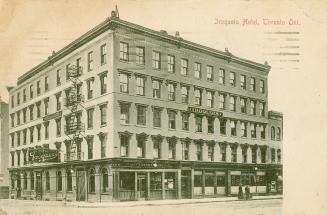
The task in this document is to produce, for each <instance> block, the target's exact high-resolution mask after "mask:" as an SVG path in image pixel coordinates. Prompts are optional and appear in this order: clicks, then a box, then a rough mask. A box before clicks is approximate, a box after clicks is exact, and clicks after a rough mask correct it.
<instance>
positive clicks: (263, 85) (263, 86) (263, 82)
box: [259, 80, 265, 93]
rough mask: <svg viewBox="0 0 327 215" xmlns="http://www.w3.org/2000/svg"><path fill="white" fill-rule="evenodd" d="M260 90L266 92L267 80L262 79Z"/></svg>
mask: <svg viewBox="0 0 327 215" xmlns="http://www.w3.org/2000/svg"><path fill="white" fill-rule="evenodd" d="M259 92H260V93H264V92H265V81H264V80H260V88H259Z"/></svg>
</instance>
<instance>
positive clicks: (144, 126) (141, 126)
mask: <svg viewBox="0 0 327 215" xmlns="http://www.w3.org/2000/svg"><path fill="white" fill-rule="evenodd" d="M135 126H136V127H140V128H146V127H147V126H146V125H138V124H136V125H135Z"/></svg>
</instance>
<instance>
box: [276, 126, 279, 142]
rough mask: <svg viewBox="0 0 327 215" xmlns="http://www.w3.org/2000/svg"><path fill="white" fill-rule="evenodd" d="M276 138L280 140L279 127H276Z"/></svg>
mask: <svg viewBox="0 0 327 215" xmlns="http://www.w3.org/2000/svg"><path fill="white" fill-rule="evenodd" d="M276 139H277V140H280V127H278V128H277V132H276Z"/></svg>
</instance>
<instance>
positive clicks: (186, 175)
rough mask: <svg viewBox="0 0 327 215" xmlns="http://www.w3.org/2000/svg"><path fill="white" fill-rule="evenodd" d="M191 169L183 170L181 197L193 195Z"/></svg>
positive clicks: (185, 197)
mask: <svg viewBox="0 0 327 215" xmlns="http://www.w3.org/2000/svg"><path fill="white" fill-rule="evenodd" d="M191 180H192V179H191V170H182V174H181V190H182V192H181V197H182V199H190V198H191V197H192V195H191V192H192V191H191V190H192V187H191V186H192V184H191V183H192V182H191Z"/></svg>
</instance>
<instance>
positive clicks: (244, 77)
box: [240, 75, 246, 90]
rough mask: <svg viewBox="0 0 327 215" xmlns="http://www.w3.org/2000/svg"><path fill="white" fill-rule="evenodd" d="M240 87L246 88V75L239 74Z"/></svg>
mask: <svg viewBox="0 0 327 215" xmlns="http://www.w3.org/2000/svg"><path fill="white" fill-rule="evenodd" d="M240 84H241V88H242V89H243V90H246V76H245V75H241V83H240Z"/></svg>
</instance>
